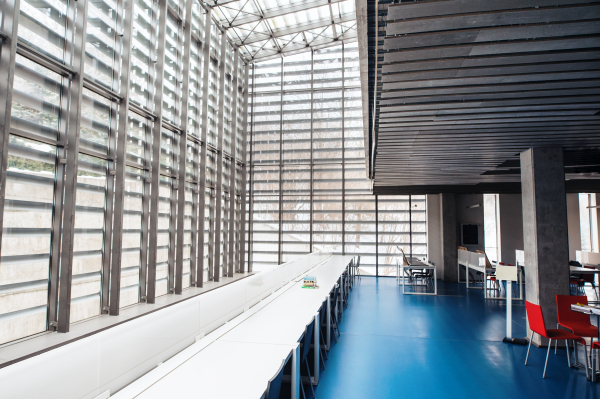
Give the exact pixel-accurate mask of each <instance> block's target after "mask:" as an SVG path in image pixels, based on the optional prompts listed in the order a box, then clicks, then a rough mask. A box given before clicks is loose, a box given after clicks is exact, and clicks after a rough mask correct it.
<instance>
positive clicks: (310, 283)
mask: <svg viewBox="0 0 600 399" xmlns="http://www.w3.org/2000/svg"><path fill="white" fill-rule="evenodd" d="M302 288H310V289H315V288H319V286H318V285H317V278H316V277H313V276H306V277H304V284H303V285H302Z"/></svg>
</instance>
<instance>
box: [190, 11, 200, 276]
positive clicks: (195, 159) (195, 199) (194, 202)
mask: <svg viewBox="0 0 600 399" xmlns="http://www.w3.org/2000/svg"><path fill="white" fill-rule="evenodd" d="M190 1H192V0H190ZM198 97H199V96H198ZM196 109H198V108H196ZM200 145H202V144H200ZM193 150H194V151H193V158H192V159H193V160H192V162H193V167H194V172H193V173H194V180H193V181H192V182H191V184H192V237H191V240H192V242H191V246H190V286H192V287H193V286H196V281H197V279H198V275H197V273H196V267H197V264H198V262H199V259H198V258H197V257H196V255H197V252H198V243H197V242H198V200H199V190H198V188H199V186H200V184H198V176H199V175H200V170H199V167H198V163H199V162H200V159H199V151H200V148H199V147H198V145H196V146H194V147H193Z"/></svg>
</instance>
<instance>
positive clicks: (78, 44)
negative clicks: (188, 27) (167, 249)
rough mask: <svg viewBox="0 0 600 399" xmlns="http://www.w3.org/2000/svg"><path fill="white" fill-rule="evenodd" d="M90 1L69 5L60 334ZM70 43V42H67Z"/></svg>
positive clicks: (67, 301)
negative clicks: (70, 70)
mask: <svg viewBox="0 0 600 399" xmlns="http://www.w3.org/2000/svg"><path fill="white" fill-rule="evenodd" d="M87 6H88V2H87V0H80V1H77V2H75V3H74V4H72V3H71V4H69V9H68V13H69V18H68V19H67V21H68V22H67V29H66V32H67V35H66V37H67V38H69V37H71V38H72V40H71V41H70V43H68V44H67V47H69V48H70V55H71V63H72V68H73V70H74V71H75V76H74V78H73V79H72V80H71V87H70V91H69V114H68V125H67V134H66V136H67V137H66V140H67V145H68V148H69V151H67V153H66V168H65V169H66V170H65V177H64V180H65V183H64V190H65V196H64V209H63V222H62V226H63V230H62V232H63V234H62V243H61V253H60V273H59V286H58V313H57V316H58V317H57V329H58V332H69V327H70V326H69V324H70V318H71V283H72V280H73V241H74V234H75V206H76V203H77V202H76V194H77V169H78V166H79V132H80V127H81V102H82V95H83V69H84V60H85V38H86V25H87V24H86V20H87ZM67 40H68V39H67Z"/></svg>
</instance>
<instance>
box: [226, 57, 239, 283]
mask: <svg viewBox="0 0 600 399" xmlns="http://www.w3.org/2000/svg"><path fill="white" fill-rule="evenodd" d="M233 57H234V58H233V76H232V79H231V87H232V90H233V99H232V113H231V155H232V158H231V173H230V174H229V248H228V249H229V257H228V261H229V265H228V273H227V274H228V275H229V277H233V271H234V270H237V261H236V259H235V258H234V247H235V243H236V240H235V232H236V228H235V227H236V226H235V221H236V217H235V214H236V212H235V204H236V201H235V198H236V196H235V175H236V173H235V172H236V170H237V164H236V162H235V151H236V143H237V99H238V68H239V65H238V64H239V59H240V57H239V49H235V51H234V53H233Z"/></svg>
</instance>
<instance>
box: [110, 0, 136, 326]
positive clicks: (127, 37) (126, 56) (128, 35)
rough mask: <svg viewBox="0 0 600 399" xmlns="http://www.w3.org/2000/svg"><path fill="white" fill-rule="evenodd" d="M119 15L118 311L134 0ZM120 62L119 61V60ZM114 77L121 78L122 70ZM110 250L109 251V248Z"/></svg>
mask: <svg viewBox="0 0 600 399" xmlns="http://www.w3.org/2000/svg"><path fill="white" fill-rule="evenodd" d="M119 11H120V12H119V15H118V17H117V32H122V35H123V36H122V37H123V39H122V40H123V41H122V45H121V46H120V49H122V54H121V56H120V57H115V58H116V59H117V60H119V59H120V60H121V62H122V70H121V71H120V72H121V76H120V79H121V82H120V84H121V93H120V94H121V95H122V97H123V101H122V102H121V104H120V105H119V122H118V123H119V126H118V129H117V149H116V162H117V165H116V175H115V189H114V197H115V201H114V203H115V205H114V210H113V218H114V222H113V236H112V259H111V265H110V301H109V314H110V315H115V316H116V315H118V314H119V309H120V301H121V260H122V252H123V212H124V209H125V171H126V169H127V164H126V146H127V126H128V123H127V122H128V118H127V115H128V112H129V72H130V65H131V55H130V54H131V46H132V44H131V43H132V31H133V21H132V15H133V0H125V1H124V2H123V7H120V8H119ZM115 64H116V65H117V66H118V65H120V64H119V63H118V62H116V63H115ZM116 75H117V76H116V77H115V79H114V81H115V82H116V81H117V80H118V74H116ZM105 252H106V251H105Z"/></svg>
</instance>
